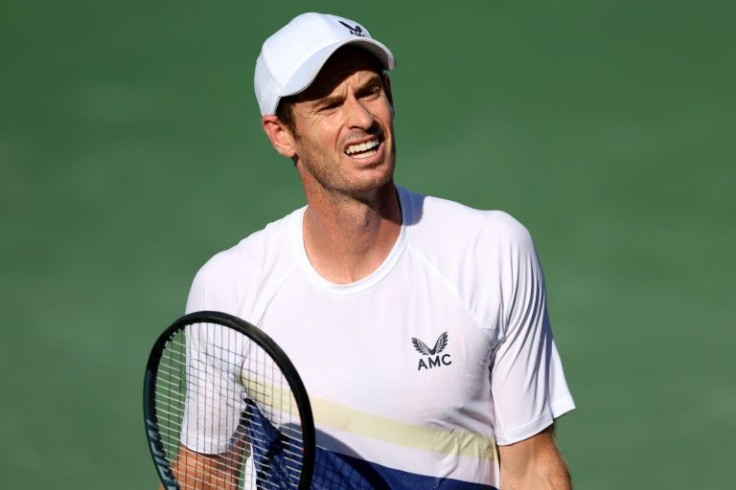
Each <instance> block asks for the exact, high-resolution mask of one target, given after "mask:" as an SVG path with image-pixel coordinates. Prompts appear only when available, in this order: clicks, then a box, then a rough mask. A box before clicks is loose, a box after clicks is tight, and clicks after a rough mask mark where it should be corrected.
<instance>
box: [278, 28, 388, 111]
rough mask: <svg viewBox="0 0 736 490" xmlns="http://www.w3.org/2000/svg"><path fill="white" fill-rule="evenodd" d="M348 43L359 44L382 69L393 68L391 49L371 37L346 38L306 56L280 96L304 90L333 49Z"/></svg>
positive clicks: (333, 51) (315, 76) (332, 52)
mask: <svg viewBox="0 0 736 490" xmlns="http://www.w3.org/2000/svg"><path fill="white" fill-rule="evenodd" d="M348 44H351V45H357V46H360V47H362V48H364V49H366V50H367V51H369V52H370V53H371V54H372V55H374V56H375V57H376V58H377V59H378V61H379V62H380V63H381V65H382V66H383V68H384V69H386V70H393V69H394V68H395V67H396V60H395V59H394V55H393V54H392V53H391V51H390V50H389V49H388V48H387V47H386V46H385V45H383V44H381V43H380V42H378V41H376V40H373V39H346V40H343V41H340V42H337V43H334V44H330V45H329V46H326V47H324V48H322V49H320V50H319V51H317V52H315V53H314V54H313V55H312V56H310V57H309V58H307V59H306V60H305V61H304V63H302V65H301V66H300V67H299V68H298V69H297V70H296V71H295V72H294V75H293V76H292V77H291V79H290V80H289V83H288V84H286V85H285V86H284V87H283V88H282V90H281V92H282V94H281V97H288V96H290V95H296V94H298V93H300V92H303V91H304V90H306V89H307V88H308V87H309V86H310V85H311V84H312V82H313V81H314V79H315V78H317V75H318V74H319V72H320V70H321V69H322V67H323V66H324V64H325V63H326V62H327V60H328V59H329V58H330V56H332V55H333V54H334V53H335V51H337V50H338V49H340V48H341V47H343V46H346V45H348Z"/></svg>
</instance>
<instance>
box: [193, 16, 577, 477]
mask: <svg viewBox="0 0 736 490" xmlns="http://www.w3.org/2000/svg"><path fill="white" fill-rule="evenodd" d="M394 66H395V61H394V57H393V55H392V53H391V51H390V50H389V49H388V48H387V47H386V46H384V45H383V44H381V43H379V42H378V41H376V40H374V39H372V38H371V37H370V34H369V33H368V31H367V30H366V29H365V27H363V26H361V25H359V24H357V23H356V22H354V21H352V20H348V19H345V18H341V17H336V16H332V15H324V14H315V13H308V14H303V15H301V16H298V17H296V18H295V19H293V20H292V21H291V22H290V23H289V24H288V25H286V26H285V27H283V28H282V29H281V30H279V31H278V32H276V33H275V34H274V35H273V36H271V37H270V38H269V39H268V40H267V41H266V42H265V43H264V45H263V48H262V51H261V54H260V56H259V58H258V61H257V64H256V72H255V91H256V97H257V99H258V103H259V106H260V110H261V113H262V125H263V129H264V130H265V132H266V135H267V136H268V138H269V140H270V142H271V144H272V145H273V147H274V148H275V149H276V151H277V152H278V153H279V154H281V155H283V156H285V157H287V158H289V159H291V160H292V161H293V162H294V165H295V167H296V171H297V174H298V175H299V178H300V179H301V183H302V185H303V188H304V192H305V196H306V201H307V206H306V207H305V208H302V209H299V210H296V211H294V212H293V213H291V214H290V215H288V216H286V217H285V218H282V219H280V220H278V221H275V222H273V223H271V224H270V225H268V226H267V227H266V228H265V229H264V230H261V231H259V232H257V233H254V234H252V235H251V236H249V237H247V238H246V239H244V240H243V241H242V242H241V243H239V244H238V245H236V246H235V247H233V248H232V249H230V250H227V251H225V252H222V253H220V254H217V255H216V256H215V257H213V258H212V259H211V260H210V261H209V262H208V263H207V264H206V265H205V266H204V267H203V268H202V269H201V270H200V271H199V273H198V274H197V276H196V278H195V280H194V284H193V286H192V289H191V292H190V296H189V302H188V305H187V310H188V311H189V312H192V311H197V310H220V311H224V312H227V313H231V314H234V315H237V316H240V317H242V318H244V319H246V320H248V321H250V322H251V323H254V324H256V325H259V327H260V328H262V329H263V330H265V331H266V332H267V333H268V334H269V335H270V336H271V337H272V338H274V339H275V340H276V341H277V342H278V343H279V344H280V345H281V346H282V348H283V349H284V350H285V351H286V353H287V354H288V356H289V357H290V358H291V360H292V361H293V362H294V364H295V366H296V367H297V369H298V370H299V372H300V374H301V377H302V379H303V380H304V383H305V385H306V387H307V391H308V392H309V396H310V400H311V402H312V406H313V411H314V416H315V422H316V429H317V445H318V454H317V465H316V470H315V477H314V480H313V487H314V488H406V489H415V488H448V489H481V488H482V489H491V488H503V489H504V490H510V489H548V488H549V489H565V488H570V479H569V475H568V472H567V469H566V466H565V463H564V462H563V460H562V458H561V456H560V454H559V452H558V450H557V448H556V446H555V442H554V434H553V426H554V420H555V418H557V417H559V416H560V415H562V414H564V413H566V412H568V411H570V410H572V409H573V408H574V404H573V400H572V397H571V396H570V393H569V391H568V388H567V385H566V382H565V378H564V374H563V371H562V367H561V363H560V359H559V356H558V353H557V349H556V347H555V344H554V341H553V339H552V333H551V330H550V326H549V322H548V318H547V310H546V302H545V289H544V283H543V277H542V271H541V268H540V266H539V263H538V260H537V255H536V252H535V249H534V245H533V243H532V240H531V237H530V235H529V234H528V232H527V231H526V229H525V228H524V227H523V226H521V225H520V224H519V223H518V222H516V221H515V220H514V219H513V218H511V217H510V216H508V215H507V214H504V213H502V212H485V211H477V210H473V209H469V208H466V207H464V206H462V205H460V204H456V203H452V202H449V201H445V200H442V199H437V198H432V197H425V196H420V195H417V194H414V193H412V192H410V191H408V190H406V189H404V188H401V187H397V186H396V185H395V184H394V178H393V175H394V165H395V153H396V152H395V139H394V131H393V118H394V105H393V95H392V91H391V84H390V80H389V77H388V75H387V74H386V71H390V70H392V69H393V68H394ZM241 408H242V407H234V408H233V409H232V410H233V411H237V410H240V409H241ZM230 416H232V414H230ZM210 425H211V426H215V427H217V426H218V423H217V421H214V422H213V423H212V424H210ZM210 429H211V427H210ZM190 432H196V430H195V429H190ZM196 436H197V434H196V433H194V434H193V433H188V432H185V434H184V435H183V443H184V447H183V448H182V454H181V456H180V458H184V459H189V460H190V461H194V462H196V465H195V466H198V467H199V468H200V469H201V471H199V475H200V476H198V478H201V475H206V474H207V471H206V469H207V468H208V467H211V466H213V465H214V466H223V465H225V462H226V460H227V458H230V457H232V450H231V451H230V453H229V454H221V455H217V454H216V453H218V452H223V451H226V442H227V441H228V440H229V439H230V438H231V436H232V434H230V433H221V434H216V436H215V437H211V436H212V434H209V436H210V437H209V439H208V442H207V443H206V444H204V443H201V444H200V443H197V442H196ZM240 450H244V449H242V448H241V449H240ZM213 454H214V455H213ZM184 471H185V470H180V472H182V473H183V472H184ZM180 476H182V477H184V475H180ZM205 479H206V476H205ZM212 485H213V486H212V488H215V487H218V488H219V487H222V484H216V483H212Z"/></svg>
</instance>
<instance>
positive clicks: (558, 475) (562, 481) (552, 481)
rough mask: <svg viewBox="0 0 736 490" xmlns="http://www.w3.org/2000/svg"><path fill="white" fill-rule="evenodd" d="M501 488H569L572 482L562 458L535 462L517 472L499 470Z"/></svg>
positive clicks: (521, 489)
mask: <svg viewBox="0 0 736 490" xmlns="http://www.w3.org/2000/svg"><path fill="white" fill-rule="evenodd" d="M501 488H502V489H503V490H571V489H572V482H571V479H570V473H569V471H568V470H567V466H566V465H565V463H564V461H562V458H559V461H549V462H537V463H536V464H534V465H533V466H532V467H530V468H527V469H526V470H524V471H519V472H508V471H507V472H504V470H501Z"/></svg>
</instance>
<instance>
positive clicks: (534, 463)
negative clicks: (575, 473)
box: [499, 426, 572, 490]
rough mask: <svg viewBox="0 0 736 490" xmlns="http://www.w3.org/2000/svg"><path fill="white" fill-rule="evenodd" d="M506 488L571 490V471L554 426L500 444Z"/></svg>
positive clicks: (501, 464)
mask: <svg viewBox="0 0 736 490" xmlns="http://www.w3.org/2000/svg"><path fill="white" fill-rule="evenodd" d="M499 457H500V467H501V488H502V489H503V490H571V489H572V482H571V478H570V472H569V471H568V469H567V465H566V464H565V460H564V459H563V458H562V455H561V454H560V451H559V450H558V449H557V445H556V444H555V440H554V427H553V426H550V427H549V428H547V429H546V430H544V431H543V432H541V433H539V434H537V435H536V436H533V437H531V438H529V439H527V440H525V441H520V442H518V443H516V444H511V445H509V446H500V447H499Z"/></svg>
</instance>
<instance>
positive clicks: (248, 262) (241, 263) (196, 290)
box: [187, 210, 301, 314]
mask: <svg viewBox="0 0 736 490" xmlns="http://www.w3.org/2000/svg"><path fill="white" fill-rule="evenodd" d="M300 211H301V210H297V211H295V212H293V213H292V214H290V215H288V216H286V217H284V218H281V219H279V220H277V221H274V222H272V223H270V224H268V225H267V226H266V227H265V228H263V229H261V230H259V231H256V232H254V233H252V234H251V235H249V236H247V237H246V238H244V239H243V240H241V241H240V242H239V243H238V244H236V245H235V246H233V247H231V248H229V249H227V250H223V251H221V252H218V253H216V254H215V255H213V256H212V257H211V258H210V259H209V260H207V262H205V264H204V265H203V266H202V267H201V268H200V269H199V270H198V271H197V273H196V275H195V277H194V281H193V283H192V288H191V290H190V294H189V302H188V305H187V310H189V311H195V310H204V309H217V310H220V311H225V312H228V313H231V314H242V312H241V311H236V309H237V308H239V307H241V306H242V305H243V304H244V301H243V299H244V298H248V297H255V295H256V293H257V292H258V291H259V290H262V289H264V288H265V287H266V286H267V283H268V281H269V279H272V278H274V277H277V276H278V275H279V272H280V271H283V270H285V269H288V268H289V267H290V266H291V264H292V263H293V261H294V260H295V259H294V254H293V253H291V251H290V248H289V247H290V243H291V242H290V240H289V234H290V231H289V230H290V226H291V224H292V222H293V220H294V219H297V217H298V215H299V212H300Z"/></svg>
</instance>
